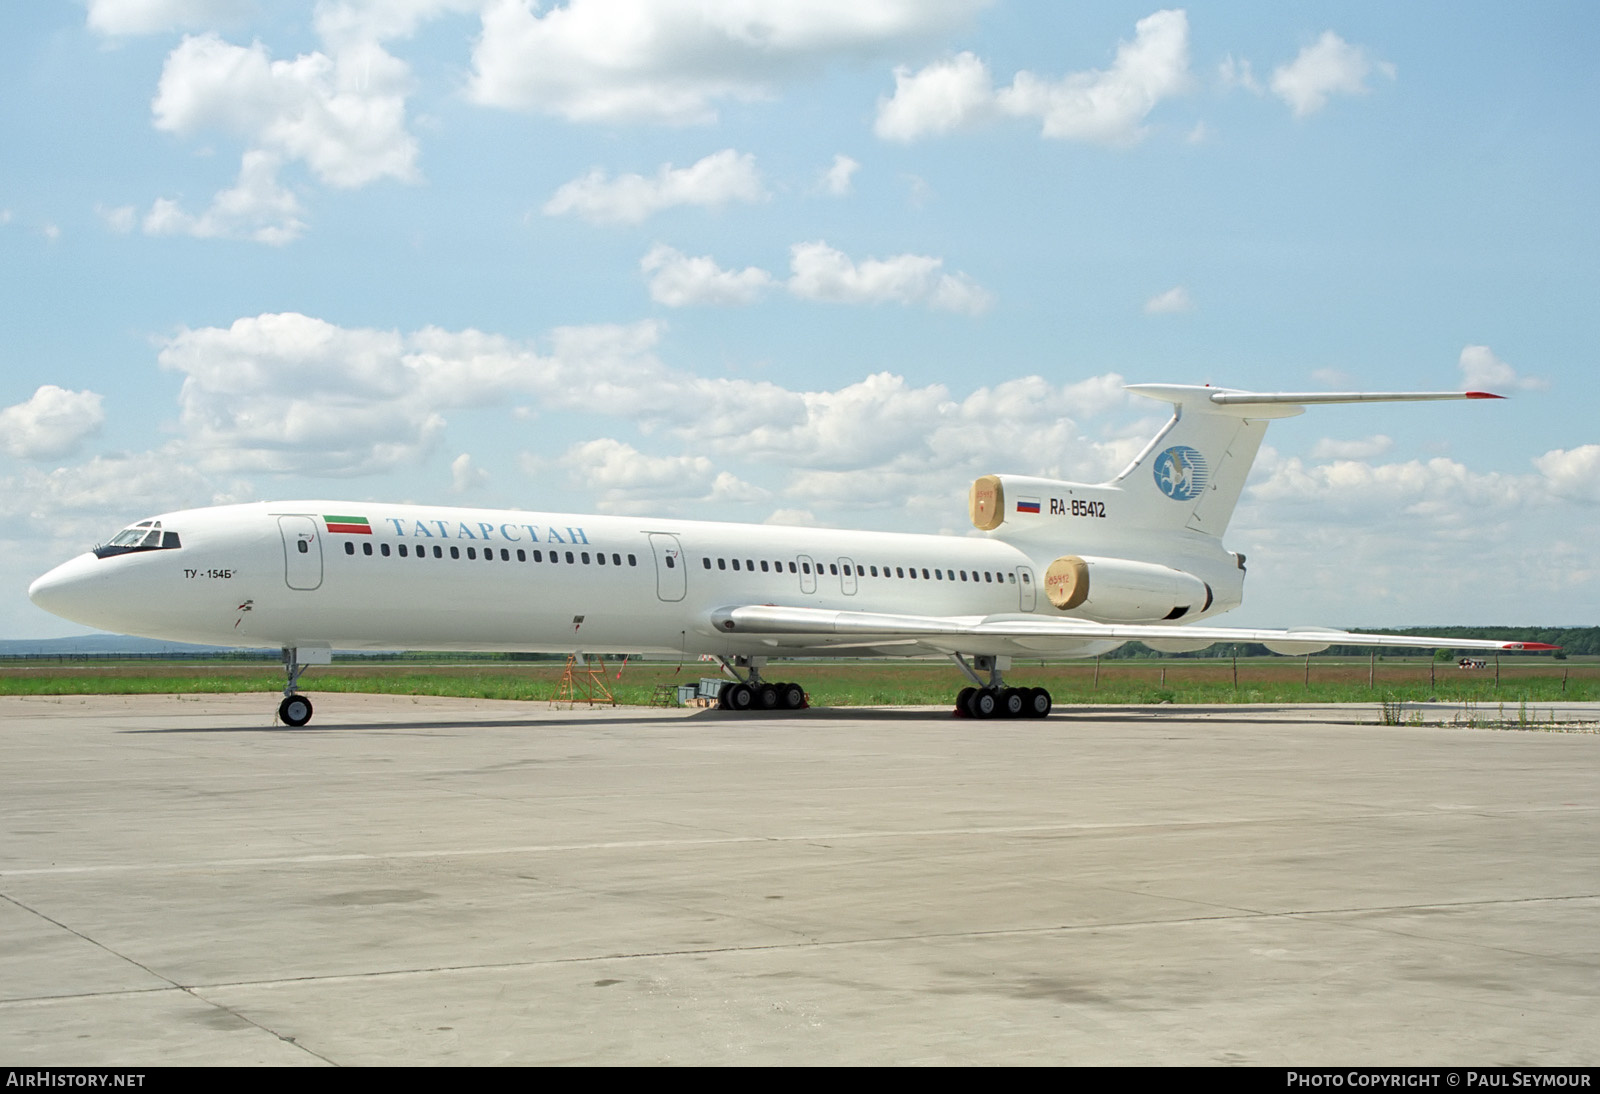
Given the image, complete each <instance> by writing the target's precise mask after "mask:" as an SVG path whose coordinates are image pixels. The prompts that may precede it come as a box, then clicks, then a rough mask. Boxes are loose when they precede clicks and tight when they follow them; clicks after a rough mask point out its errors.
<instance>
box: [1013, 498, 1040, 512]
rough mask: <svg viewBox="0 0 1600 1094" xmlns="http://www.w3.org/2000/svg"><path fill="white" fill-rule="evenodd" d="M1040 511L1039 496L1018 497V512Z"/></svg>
mask: <svg viewBox="0 0 1600 1094" xmlns="http://www.w3.org/2000/svg"><path fill="white" fill-rule="evenodd" d="M1038 511H1039V499H1038V498H1018V499H1017V512H1019V513H1037V512H1038Z"/></svg>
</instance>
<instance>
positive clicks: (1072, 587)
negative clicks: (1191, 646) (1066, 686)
mask: <svg viewBox="0 0 1600 1094" xmlns="http://www.w3.org/2000/svg"><path fill="white" fill-rule="evenodd" d="M1044 591H1045V595H1046V596H1047V597H1049V599H1050V603H1051V604H1053V605H1054V606H1055V607H1056V608H1057V609H1058V610H1059V611H1063V612H1071V613H1072V614H1073V615H1076V616H1081V617H1083V618H1086V619H1094V620H1097V621H1099V622H1102V623H1145V622H1154V621H1157V620H1165V619H1180V618H1182V617H1183V616H1185V615H1187V614H1189V612H1191V611H1195V612H1203V611H1205V610H1206V609H1207V608H1209V607H1211V600H1212V593H1211V586H1209V585H1207V584H1206V583H1205V582H1204V581H1201V580H1200V579H1199V578H1198V577H1195V576H1194V575H1193V574H1186V573H1184V572H1183V571H1182V570H1174V569H1173V568H1172V567H1170V566H1158V565H1156V564H1155V563H1151V562H1130V561H1128V560H1126V559H1120V558H1095V557H1093V556H1083V555H1063V556H1062V557H1060V558H1058V559H1056V560H1055V561H1054V562H1052V563H1051V564H1050V565H1049V567H1047V568H1046V569H1045V572H1044Z"/></svg>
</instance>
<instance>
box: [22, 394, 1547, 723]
mask: <svg viewBox="0 0 1600 1094" xmlns="http://www.w3.org/2000/svg"><path fill="white" fill-rule="evenodd" d="M1129 390H1131V391H1133V392H1135V393H1137V394H1139V395H1143V396H1147V397H1149V398H1152V399H1158V400H1162V401H1165V402H1168V403H1171V404H1172V405H1173V408H1174V409H1173V415H1172V418H1171V420H1170V421H1168V422H1167V424H1166V425H1165V426H1164V427H1163V428H1162V430H1161V431H1160V432H1159V433H1158V434H1157V435H1156V436H1155V437H1154V438H1153V439H1152V440H1151V441H1150V443H1149V444H1148V445H1146V446H1145V448H1144V449H1143V451H1141V452H1140V453H1139V455H1138V456H1137V457H1136V458H1135V459H1134V461H1133V462H1132V463H1131V464H1129V465H1128V467H1127V468H1126V469H1125V470H1124V471H1123V472H1122V473H1121V474H1119V475H1118V476H1116V477H1115V478H1113V479H1111V480H1110V481H1109V482H1104V483H1100V484H1097V485H1091V484H1086V483H1076V482H1065V481H1058V480H1054V479H1043V478H1030V477H1024V476H1018V475H984V476H982V477H981V478H979V479H977V480H976V481H975V482H974V483H973V484H972V487H971V490H970V491H969V494H968V509H969V513H970V516H971V519H972V523H973V525H974V526H975V527H976V528H977V529H978V530H979V531H980V532H981V533H983V534H982V535H981V536H967V537H958V536H948V535H911V534H903V533H890V532H868V531H847V530H837V529H825V528H793V527H778V526H773V525H752V524H728V523H711V522H704V521H688V520H676V519H638V518H634V517H615V516H576V515H570V514H566V513H548V512H539V511H534V510H528V511H523V510H488V509H462V508H455V507H443V506H429V505H382V504H376V503H366V502H360V503H352V502H340V501H287V502H263V503H254V504H246V505H224V506H217V507H213V508H207V509H189V510H184V511H182V512H175V513H163V514H161V515H160V516H157V517H152V518H150V519H149V520H142V521H140V522H138V523H137V524H134V525H131V526H130V527H128V528H125V529H123V530H122V531H121V532H119V533H118V534H117V535H116V536H114V537H113V538H112V539H111V540H110V541H109V542H107V543H105V544H103V545H102V546H99V547H96V548H95V549H94V550H93V551H89V552H85V553H84V554H81V555H79V556H78V557H76V558H74V559H71V560H70V561H68V562H64V563H62V564H61V565H60V566H57V567H56V568H55V569H53V570H51V571H50V572H49V573H47V574H45V575H44V576H43V577H41V578H39V579H38V580H37V581H35V582H34V583H33V585H32V586H31V587H30V588H29V590H28V595H29V596H30V597H31V598H32V600H33V602H34V603H35V604H37V605H39V606H40V607H41V608H44V609H45V610H47V611H50V612H54V613H55V614H56V615H59V616H62V617H64V618H66V619H70V620H73V621H75V622H78V623H83V624H87V625H89V626H93V627H99V628H101V629H103V630H108V631H116V632H120V633H124V634H134V635H144V636H147V637H151V638H159V639H168V640H173V641H183V642H201V643H210V644H218V645H229V646H241V647H257V648H275V649H281V650H282V651H283V662H284V668H285V672H286V675H287V683H286V685H285V687H284V690H283V701H282V703H281V704H280V705H279V708H278V715H279V717H280V718H281V719H282V720H283V721H284V722H285V723H287V724H289V725H291V726H301V725H305V724H306V723H307V722H308V721H310V719H311V710H312V708H311V701H310V699H308V698H307V697H306V696H305V695H303V694H301V693H300V691H299V680H300V674H301V672H302V670H303V669H304V668H305V667H306V666H307V665H310V664H327V663H328V662H329V661H330V659H331V651H332V650H333V649H354V650H378V649H434V650H488V651H493V650H505V651H524V652H552V653H573V652H579V651H582V652H584V653H597V654H606V653H643V654H655V655H670V656H677V657H685V658H693V657H700V656H703V655H709V656H711V657H713V658H715V659H716V660H718V661H720V662H721V663H722V666H723V668H724V669H725V670H726V671H727V672H728V673H729V675H730V676H732V677H733V680H732V681H730V683H729V684H727V685H726V686H725V687H724V688H723V689H722V694H721V699H720V705H721V706H723V707H724V708H726V709H733V710H751V709H754V710H785V709H796V708H799V707H801V706H803V705H804V704H805V692H804V690H803V689H802V688H801V687H800V686H799V685H797V684H783V683H773V682H769V681H768V680H767V679H766V678H765V676H764V675H763V673H764V670H765V669H766V666H767V664H768V662H769V661H771V660H774V659H780V658H786V657H789V658H792V657H829V656H838V657H918V656H921V657H925V656H928V655H930V654H935V655H944V656H948V657H949V658H951V659H952V661H953V662H954V663H955V665H956V666H957V667H959V669H960V670H961V671H962V672H963V673H964V674H965V675H966V677H967V678H968V679H970V680H971V682H972V686H970V687H966V688H964V689H962V691H961V692H960V695H959V696H958V697H957V700H956V710H957V713H958V714H966V715H969V716H972V717H976V718H991V717H1043V716H1045V715H1047V714H1049V713H1050V708H1051V702H1052V700H1051V696H1050V693H1049V692H1048V691H1046V690H1044V689H1043V688H1028V687H1013V686H1010V685H1008V684H1007V683H1006V681H1005V675H1004V674H1005V673H1006V671H1008V670H1009V669H1010V667H1011V663H1012V659H1013V658H1015V657H1018V656H1023V657H1029V658H1034V657H1069V658H1070V657H1094V656H1096V655H1098V654H1102V653H1105V652H1107V651H1109V650H1111V649H1114V648H1116V647H1117V646H1119V645H1121V644H1122V643H1124V642H1128V641H1132V640H1137V641H1140V642H1143V643H1144V644H1145V645H1147V646H1150V647H1152V648H1153V649H1156V650H1159V651H1163V652H1172V653H1176V652H1184V651H1191V650H1198V649H1203V648H1205V647H1206V646H1208V645H1210V644H1212V643H1213V642H1259V643H1262V644H1264V645H1266V646H1267V647H1268V648H1269V649H1271V650H1274V651H1275V652H1278V653H1285V654H1297V653H1314V652H1317V651H1319V650H1323V649H1326V648H1327V647H1328V646H1330V645H1333V644H1339V645H1366V646H1412V647H1419V648H1431V647H1451V648H1457V649H1495V650H1528V649H1554V648H1555V647H1554V646H1548V645H1544V644H1538V643H1532V642H1491V641H1481V640H1469V639H1460V638H1429V637H1423V636H1406V637H1401V636H1396V635H1369V634H1359V633H1353V632H1347V631H1337V630H1329V629H1325V628H1302V629H1290V630H1257V629H1248V628H1230V627H1216V626H1210V625H1208V624H1206V623H1203V622H1201V621H1202V620H1205V619H1207V618H1208V617H1210V616H1214V615H1217V614H1219V613H1221V612H1225V611H1228V610H1229V609H1231V608H1235V607H1238V606H1239V604H1240V603H1242V601H1243V598H1244V577H1245V560H1244V556H1243V555H1240V554H1236V553H1234V552H1231V551H1229V550H1227V549H1226V548H1225V547H1223V545H1222V538H1221V537H1222V534H1223V531H1224V530H1225V529H1226V527H1227V524H1228V519H1229V517H1230V516H1231V515H1232V514H1233V509H1234V506H1235V504H1236V503H1237V502H1238V500H1239V494H1240V491H1241V490H1243V488H1244V484H1245V477H1246V475H1247V474H1248V473H1249V471H1250V465H1251V464H1252V462H1253V461H1254V460H1255V456H1256V451H1257V449H1258V447H1259V446H1260V444H1261V438H1262V436H1263V434H1264V433H1265V432H1266V428H1267V424H1268V423H1269V422H1270V421H1271V420H1272V419H1275V418H1287V417H1292V416H1293V415H1296V414H1300V413H1303V412H1304V410H1305V408H1306V406H1308V405H1312V404H1321V403H1359V402H1397V401H1401V402H1403V401H1423V400H1437V399H1494V398H1499V397H1500V396H1497V395H1491V394H1489V393H1487V392H1477V391H1466V392H1366V393H1323V392H1303V393H1282V392H1280V393H1275V394H1268V393H1259V392H1245V391H1236V390H1231V389H1227V388H1214V387H1210V386H1206V387H1197V386H1191V385H1177V384H1138V385H1133V386H1131V387H1130V389H1129ZM980 674H982V675H980Z"/></svg>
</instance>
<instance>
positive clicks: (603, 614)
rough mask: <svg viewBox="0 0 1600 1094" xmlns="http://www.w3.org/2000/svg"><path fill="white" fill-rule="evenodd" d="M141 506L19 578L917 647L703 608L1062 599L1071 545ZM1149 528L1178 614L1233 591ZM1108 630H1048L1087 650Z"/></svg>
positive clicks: (287, 610) (38, 588)
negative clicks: (728, 622)
mask: <svg viewBox="0 0 1600 1094" xmlns="http://www.w3.org/2000/svg"><path fill="white" fill-rule="evenodd" d="M336 517H350V518H353V521H354V523H352V522H351V521H340V520H336V519H334V518H336ZM160 520H161V522H162V525H163V526H164V527H165V528H166V529H168V530H170V531H173V532H175V533H176V534H177V536H178V537H179V538H180V539H181V546H179V547H178V548H176V549H170V550H146V551H137V552H131V553H124V554H117V555H111V556H108V557H103V558H102V557H97V556H96V555H95V554H93V553H88V554H84V555H81V556H79V557H77V558H74V559H72V560H70V561H68V562H66V563H64V564H62V565H61V566H59V567H57V568H56V569H54V570H52V571H51V572H50V573H48V574H46V575H45V576H44V577H41V578H40V579H39V580H38V581H37V582H35V583H34V585H33V588H32V589H30V595H31V596H32V597H33V599H34V600H35V602H36V603H38V604H39V605H40V606H41V607H44V608H46V609H48V610H50V611H52V612H55V613H56V614H58V615H61V616H64V617H66V618H68V619H73V620H76V621H78V622H81V623H85V624H88V625H90V626H94V627H99V628H102V629H105V630H110V631H117V632H121V633H125V634H136V635H145V636H149V637H153V638H161V639H168V640H174V641H184V642H199V643H207V644H218V645H232V646H245V647H290V648H293V647H300V648H306V647H332V648H337V649H439V650H443V649H462V650H468V649H470V650H507V651H529V652H537V651H548V652H570V651H576V650H582V651H587V652H595V653H606V652H638V653H655V654H671V655H685V656H697V655H700V654H718V655H723V656H770V657H784V656H795V655H802V654H803V655H807V656H817V655H828V654H830V653H838V654H862V653H869V652H870V653H876V654H879V655H884V654H887V655H894V654H896V653H901V654H907V655H909V654H917V653H927V652H929V649H928V648H927V646H926V645H923V646H921V647H918V646H916V645H915V644H912V643H904V644H901V643H895V642H877V643H862V642H860V641H856V642H852V643H848V644H846V643H845V642H843V641H840V642H824V641H819V640H817V639H816V638H814V637H804V636H797V637H795V638H792V639H784V638H774V637H771V636H767V637H760V636H748V635H743V634H728V633H723V632H721V631H719V630H718V628H717V627H716V626H714V624H713V622H712V614H713V613H714V612H716V611H717V610H719V609H724V608H727V607H730V606H742V605H778V606H786V607H804V608H817V609H828V610H839V611H872V612H881V613H899V614H905V615H914V616H940V617H967V618H973V619H997V618H1013V619H1015V618H1061V617H1062V615H1063V613H1061V612H1059V611H1057V610H1056V609H1055V608H1053V607H1052V605H1051V604H1050V603H1049V601H1048V600H1047V599H1046V597H1045V595H1044V591H1043V589H1042V588H1041V586H1040V575H1041V574H1042V573H1043V571H1044V568H1045V567H1046V566H1048V565H1049V562H1050V560H1051V559H1052V558H1054V557H1056V556H1057V555H1060V554H1062V553H1063V552H1065V551H1070V550H1073V549H1074V547H1075V546H1076V545H1075V544H1074V543H1073V542H1072V541H1071V540H1070V539H1069V538H1067V533H1070V530H1071V525H1070V524H1063V525H1062V526H1060V532H1059V533H1053V534H1051V535H1050V536H1048V537H1046V538H1043V539H1041V538H1039V537H1038V536H1037V533H1035V535H1034V538H1028V539H1024V540H1023V541H1021V542H1018V541H1015V540H1012V541H1008V540H1007V539H1003V538H1000V537H997V536H989V537H958V536H931V535H907V534H898V533H887V532H862V531H846V530H836V529H821V528H796V527H781V526H773V525H747V524H726V523H710V522H699V521H684V520H652V519H640V518H632V517H609V516H577V515H568V514H552V513H539V512H523V511H510V510H482V509H459V508H450V507H439V506H411V505H375V504H365V503H352V502H329V501H301V502H283V503H259V504H250V505H235V506H223V507H218V508H213V509H198V510H189V511H184V512H179V513H171V514H165V515H163V517H161V518H160ZM1063 540H1065V541H1063ZM1135 546H1136V545H1135ZM1162 547H1163V557H1164V558H1166V559H1169V560H1170V559H1173V552H1174V550H1177V551H1178V552H1179V554H1180V556H1181V557H1178V558H1177V559H1176V560H1175V561H1174V564H1179V565H1181V566H1182V568H1183V569H1185V570H1186V571H1188V572H1191V573H1195V574H1197V575H1199V576H1200V577H1201V578H1202V579H1203V580H1205V581H1206V582H1208V583H1209V584H1210V585H1213V586H1214V587H1215V589H1216V590H1217V593H1218V596H1217V601H1216V603H1215V604H1214V605H1213V606H1210V610H1208V611H1203V612H1196V613H1194V615H1193V616H1192V617H1191V619H1199V618H1202V617H1204V616H1205V615H1211V614H1215V613H1216V612H1217V611H1220V610H1226V608H1228V607H1232V606H1234V605H1235V604H1237V603H1238V602H1239V599H1240V584H1241V583H1242V573H1240V572H1239V570H1238V568H1237V566H1236V565H1235V564H1234V561H1233V559H1232V557H1231V556H1228V555H1226V554H1225V553H1224V552H1223V551H1222V550H1221V548H1220V544H1217V543H1216V541H1215V540H1213V539H1209V538H1208V537H1199V536H1196V537H1190V538H1188V539H1179V540H1177V541H1173V540H1169V541H1168V542H1166V543H1164V544H1163V545H1162ZM1189 621H1191V620H1185V622H1189ZM1117 644H1118V643H1117V642H1114V641H1085V642H1083V643H1082V644H1081V645H1079V646H1075V647H1072V648H1070V649H1063V648H1061V647H1060V645H1059V643H1058V644H1057V645H1056V646H1055V647H1054V649H1055V651H1056V652H1057V653H1066V654H1069V655H1071V654H1078V655H1093V654H1095V653H1097V652H1101V651H1103V650H1105V649H1109V648H1112V647H1114V646H1115V645H1117ZM960 646H961V649H962V650H963V652H969V653H974V654H981V653H996V654H1002V653H1022V652H1028V650H1027V647H1026V646H1019V645H1018V644H1017V643H1016V642H1014V641H1010V640H1003V639H994V640H990V641H978V640H976V639H973V640H966V641H963V642H962V643H960Z"/></svg>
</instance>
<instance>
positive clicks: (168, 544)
mask: <svg viewBox="0 0 1600 1094" xmlns="http://www.w3.org/2000/svg"><path fill="white" fill-rule="evenodd" d="M181 546H183V544H182V543H180V542H179V540H178V533H176V532H172V531H167V530H165V529H163V528H162V527H161V522H160V521H159V520H143V521H140V522H139V523H138V524H135V525H133V526H132V527H130V528H124V529H123V530H122V531H120V532H118V533H117V534H116V535H114V536H112V537H111V542H109V543H103V544H101V545H100V546H99V547H96V548H95V549H94V553H95V557H96V558H109V557H111V556H112V555H126V554H129V553H131V552H133V551H172V550H176V549H177V548H179V547H181Z"/></svg>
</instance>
